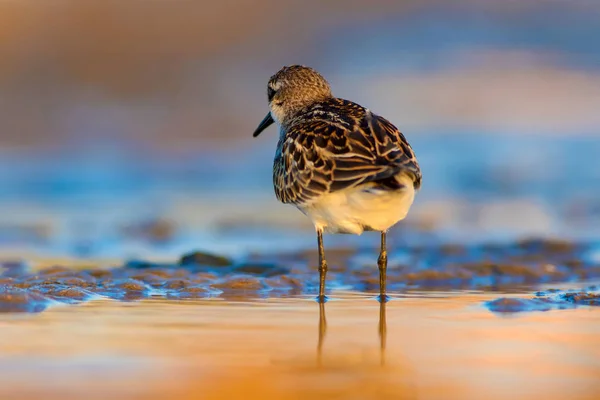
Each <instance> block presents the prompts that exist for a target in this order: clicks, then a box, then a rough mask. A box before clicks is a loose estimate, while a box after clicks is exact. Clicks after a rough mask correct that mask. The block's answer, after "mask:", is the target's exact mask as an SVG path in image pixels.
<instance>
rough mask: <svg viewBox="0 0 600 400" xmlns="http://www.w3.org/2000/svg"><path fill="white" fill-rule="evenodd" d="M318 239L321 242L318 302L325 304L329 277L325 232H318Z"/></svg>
mask: <svg viewBox="0 0 600 400" xmlns="http://www.w3.org/2000/svg"><path fill="white" fill-rule="evenodd" d="M317 239H318V242H319V297H317V301H318V302H319V303H324V302H325V301H327V297H325V277H326V276H327V262H326V261H325V248H324V247H323V231H322V230H320V229H319V230H317Z"/></svg>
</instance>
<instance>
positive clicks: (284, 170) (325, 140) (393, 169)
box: [273, 98, 421, 207]
mask: <svg viewBox="0 0 600 400" xmlns="http://www.w3.org/2000/svg"><path fill="white" fill-rule="evenodd" d="M282 129H283V133H282V135H281V136H280V139H279V143H278V150H277V154H276V157H275V162H274V167H273V183H274V187H275V193H276V195H277V198H278V199H279V200H280V201H282V202H283V203H293V204H296V205H298V206H300V207H301V206H304V205H309V204H311V203H313V202H315V201H317V200H318V199H319V198H320V197H322V196H324V195H326V194H329V193H335V192H339V191H342V190H347V189H349V188H354V187H358V186H363V185H367V184H368V185H369V186H370V187H371V186H373V185H375V186H381V188H382V189H385V188H387V189H389V190H394V189H400V186H401V185H405V184H406V182H407V181H405V182H404V183H400V182H399V181H398V180H397V179H394V177H396V176H398V175H399V174H401V175H406V176H407V177H408V178H409V181H410V182H411V183H412V185H413V189H418V188H419V187H420V184H421V171H420V168H419V165H418V162H417V159H416V157H415V155H414V152H413V151H412V148H411V147H410V145H409V144H408V141H407V140H406V138H405V137H404V135H403V134H402V133H401V132H400V131H399V130H398V129H397V128H396V127H395V126H394V125H392V124H391V123H390V122H389V121H387V120H386V119H384V118H382V117H380V116H378V115H375V114H373V113H371V112H370V111H369V110H368V109H365V108H364V107H362V106H360V105H358V104H356V103H353V102H351V101H347V100H343V99H338V98H330V99H328V100H326V101H323V102H318V103H314V104H313V105H311V106H310V107H308V108H306V109H305V110H303V111H302V112H300V113H298V115H296V116H295V117H294V118H292V119H290V121H289V122H288V124H286V126H283V127H282Z"/></svg>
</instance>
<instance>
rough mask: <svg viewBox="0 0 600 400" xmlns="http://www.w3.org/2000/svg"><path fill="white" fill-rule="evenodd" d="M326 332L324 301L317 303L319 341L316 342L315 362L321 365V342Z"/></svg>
mask: <svg viewBox="0 0 600 400" xmlns="http://www.w3.org/2000/svg"><path fill="white" fill-rule="evenodd" d="M326 333H327V318H326V316H325V303H319V341H318V343H317V364H318V365H319V366H321V358H322V355H323V342H324V341H325V334H326Z"/></svg>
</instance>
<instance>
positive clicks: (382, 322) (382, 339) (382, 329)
mask: <svg viewBox="0 0 600 400" xmlns="http://www.w3.org/2000/svg"><path fill="white" fill-rule="evenodd" d="M386 304H387V302H386V301H381V302H379V361H380V363H381V365H382V366H384V365H385V346H386V344H387V319H386V316H385V306H386Z"/></svg>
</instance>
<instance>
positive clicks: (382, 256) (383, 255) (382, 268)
mask: <svg viewBox="0 0 600 400" xmlns="http://www.w3.org/2000/svg"><path fill="white" fill-rule="evenodd" d="M385 236H386V233H385V231H383V232H381V250H380V252H379V258H378V259H377V266H378V267H379V301H380V302H386V301H388V300H389V298H388V296H387V294H386V292H385V284H386V271H387V250H386V244H385Z"/></svg>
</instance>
